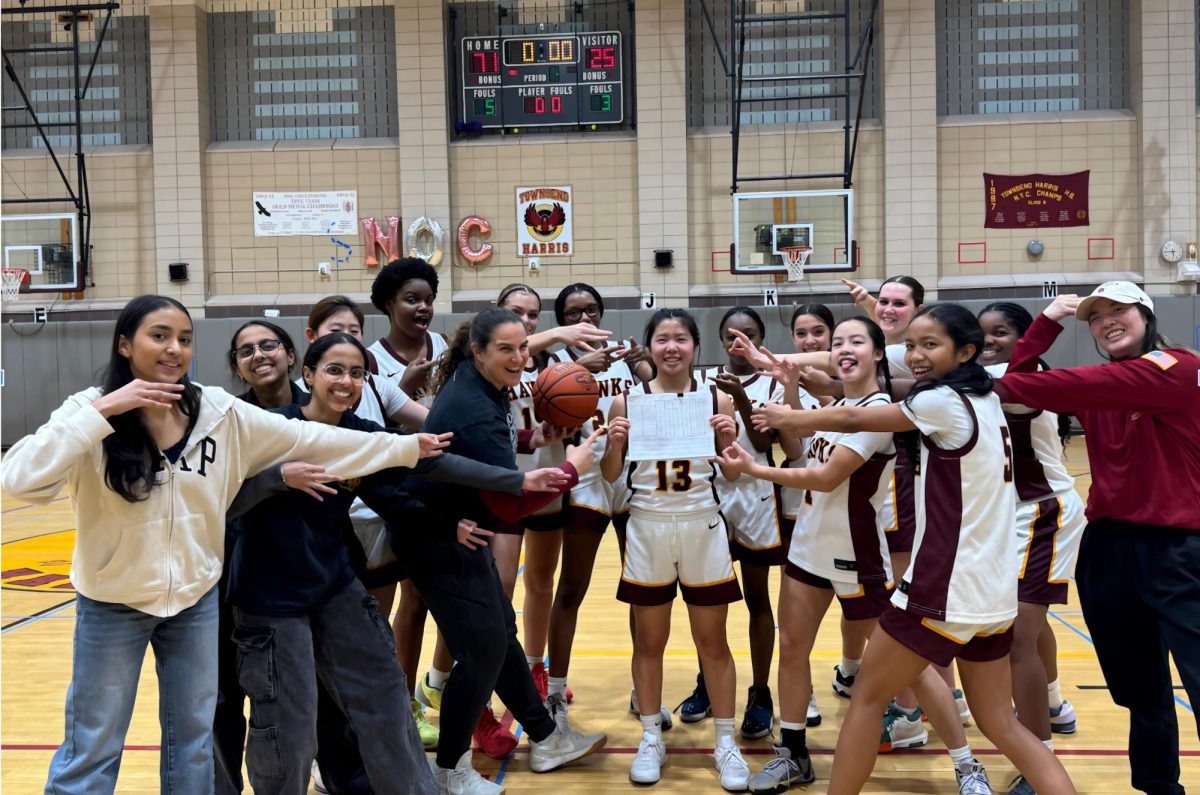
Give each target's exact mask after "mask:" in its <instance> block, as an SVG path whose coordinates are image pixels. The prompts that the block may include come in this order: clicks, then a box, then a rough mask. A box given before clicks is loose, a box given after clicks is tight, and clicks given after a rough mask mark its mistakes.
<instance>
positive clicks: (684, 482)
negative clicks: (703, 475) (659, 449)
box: [656, 460, 692, 491]
mask: <svg viewBox="0 0 1200 795" xmlns="http://www.w3.org/2000/svg"><path fill="white" fill-rule="evenodd" d="M656 466H657V467H658V491H687V490H688V489H690V488H691V487H692V462H691V461H688V460H683V461H672V462H670V463H667V462H666V461H658V462H657V463H656ZM668 468H670V469H673V470H675V482H674V483H671V484H668V483H667V479H668V475H669V473H668V471H667V470H668Z"/></svg>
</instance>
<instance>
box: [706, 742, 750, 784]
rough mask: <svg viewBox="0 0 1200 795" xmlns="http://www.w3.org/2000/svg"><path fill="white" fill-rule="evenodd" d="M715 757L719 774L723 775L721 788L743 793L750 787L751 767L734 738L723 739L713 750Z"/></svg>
mask: <svg viewBox="0 0 1200 795" xmlns="http://www.w3.org/2000/svg"><path fill="white" fill-rule="evenodd" d="M713 757H715V758H716V760H717V772H718V773H720V774H721V786H722V787H723V788H724V789H725V790H726V791H727V792H743V791H744V790H745V789H746V787H748V786H750V766H749V765H748V764H746V760H745V759H743V758H742V752H741V750H740V749H739V748H738V747H737V744H736V743H735V742H734V741H733V738H732V737H728V738H726V737H722V738H721V740H720V742H718V743H717V747H716V748H715V749H713Z"/></svg>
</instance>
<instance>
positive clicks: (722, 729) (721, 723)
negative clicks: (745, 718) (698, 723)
mask: <svg viewBox="0 0 1200 795" xmlns="http://www.w3.org/2000/svg"><path fill="white" fill-rule="evenodd" d="M736 722H737V721H735V720H734V719H733V718H714V719H713V729H715V730H716V734H717V744H718V745H719V744H720V743H721V740H728V741H729V742H733V726H734V724H735V723H736Z"/></svg>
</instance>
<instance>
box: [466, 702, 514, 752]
mask: <svg viewBox="0 0 1200 795" xmlns="http://www.w3.org/2000/svg"><path fill="white" fill-rule="evenodd" d="M471 739H472V740H474V741H475V747H476V748H478V749H479V750H480V751H483V753H484V754H485V755H486V756H489V757H491V758H492V759H503V758H504V757H506V756H508V755H509V754H511V753H512V752H513V751H514V750H515V749H516V747H517V738H516V737H514V736H513V734H512V732H510V731H506V730H505V728H504V727H503V726H501V725H500V721H498V720H496V716H495V715H493V714H492V711H491V710H490V709H488V708H487V707H484V709H483V714H482V715H480V716H479V723H477V724H475V731H473V732H472V733H471Z"/></svg>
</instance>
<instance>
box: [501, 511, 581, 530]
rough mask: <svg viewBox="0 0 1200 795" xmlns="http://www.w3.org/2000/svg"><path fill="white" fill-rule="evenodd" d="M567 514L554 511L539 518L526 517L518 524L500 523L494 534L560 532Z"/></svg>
mask: <svg viewBox="0 0 1200 795" xmlns="http://www.w3.org/2000/svg"><path fill="white" fill-rule="evenodd" d="M566 517H567V514H566V512H565V511H555V512H554V513H547V514H541V515H540V516H526V517H525V518H524V519H522V520H521V521H519V522H514V523H512V524H508V523H506V522H500V523H498V524H497V525H496V529H495V532H496V533H497V534H499V535H505V536H523V535H525V531H526V530H528V531H529V532H531V533H548V532H553V531H555V530H562V529H563V526H564V525H565V524H566Z"/></svg>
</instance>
